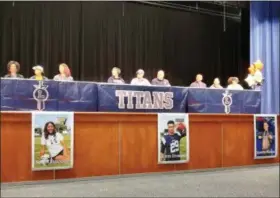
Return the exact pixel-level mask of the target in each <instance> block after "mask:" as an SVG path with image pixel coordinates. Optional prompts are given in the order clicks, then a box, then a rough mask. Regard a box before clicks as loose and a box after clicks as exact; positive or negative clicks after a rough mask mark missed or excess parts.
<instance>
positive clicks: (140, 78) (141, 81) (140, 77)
mask: <svg viewBox="0 0 280 198" xmlns="http://www.w3.org/2000/svg"><path fill="white" fill-rule="evenodd" d="M144 74H145V72H144V70H143V69H138V71H137V72H136V78H133V79H132V81H131V83H130V84H131V85H146V86H149V85H151V84H150V82H149V81H148V80H147V79H146V78H144Z"/></svg>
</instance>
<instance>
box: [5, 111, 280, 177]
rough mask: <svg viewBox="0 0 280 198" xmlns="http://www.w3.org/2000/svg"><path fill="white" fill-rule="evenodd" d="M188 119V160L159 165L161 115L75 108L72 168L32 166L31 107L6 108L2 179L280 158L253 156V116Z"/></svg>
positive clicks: (209, 165)
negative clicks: (159, 124) (16, 109)
mask: <svg viewBox="0 0 280 198" xmlns="http://www.w3.org/2000/svg"><path fill="white" fill-rule="evenodd" d="M189 119H190V122H189V123H190V126H189V135H190V137H189V139H190V160H189V162H188V163H185V164H175V165H174V164H172V165H168V164H166V165H159V164H158V163H157V114H155V113H101V112H96V113H78V112H77V113H75V115H74V121H75V128H74V130H75V133H74V139H75V142H74V167H73V169H69V170H56V171H32V169H31V154H32V152H31V151H32V149H31V112H13V111H10V112H4V111H2V112H1V181H2V182H4V183H7V182H20V181H34V182H36V181H40V180H56V179H66V178H84V177H94V176H106V175H125V174H134V173H153V172H171V171H181V170H199V169H210V168H224V167H234V166H248V165H256V164H272V163H278V162H279V156H278V157H277V158H274V159H261V160H260V159H258V160H254V137H253V136H254V130H253V126H254V125H253V115H249V114H230V115H225V114H189ZM279 124H280V117H279V116H278V125H279ZM279 133H280V131H279V128H278V135H279ZM278 142H279V139H278ZM278 153H279V149H278Z"/></svg>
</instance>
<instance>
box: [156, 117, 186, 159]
mask: <svg viewBox="0 0 280 198" xmlns="http://www.w3.org/2000/svg"><path fill="white" fill-rule="evenodd" d="M188 161H189V116H188V114H184V113H180V114H177V113H159V114H158V163H159V164H178V163H185V162H188Z"/></svg>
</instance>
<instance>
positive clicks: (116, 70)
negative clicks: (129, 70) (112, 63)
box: [112, 67, 121, 78]
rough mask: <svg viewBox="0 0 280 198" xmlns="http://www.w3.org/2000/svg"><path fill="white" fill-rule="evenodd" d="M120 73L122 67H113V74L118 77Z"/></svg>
mask: <svg viewBox="0 0 280 198" xmlns="http://www.w3.org/2000/svg"><path fill="white" fill-rule="evenodd" d="M120 74H121V69H120V68H118V67H113V69H112V76H113V77H115V78H118V77H119V75H120Z"/></svg>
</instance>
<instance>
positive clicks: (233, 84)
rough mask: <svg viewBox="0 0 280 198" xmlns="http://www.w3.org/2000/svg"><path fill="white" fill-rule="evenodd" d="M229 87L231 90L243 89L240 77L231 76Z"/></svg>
mask: <svg viewBox="0 0 280 198" xmlns="http://www.w3.org/2000/svg"><path fill="white" fill-rule="evenodd" d="M228 84H229V85H228V87H227V89H231V90H243V87H242V86H241V85H240V84H239V79H238V78H237V77H230V78H229V79H228Z"/></svg>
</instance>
